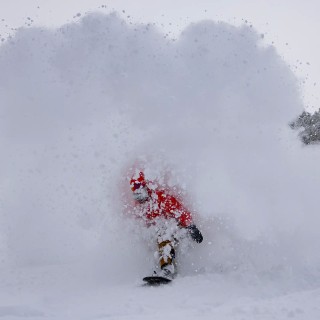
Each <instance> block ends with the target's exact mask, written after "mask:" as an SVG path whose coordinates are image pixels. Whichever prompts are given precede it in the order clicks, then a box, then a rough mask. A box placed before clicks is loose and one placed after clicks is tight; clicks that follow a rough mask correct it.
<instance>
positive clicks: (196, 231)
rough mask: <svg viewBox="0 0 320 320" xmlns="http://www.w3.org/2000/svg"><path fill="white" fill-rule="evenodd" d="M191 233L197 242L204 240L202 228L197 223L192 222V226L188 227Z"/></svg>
mask: <svg viewBox="0 0 320 320" xmlns="http://www.w3.org/2000/svg"><path fill="white" fill-rule="evenodd" d="M187 229H188V231H189V234H190V236H191V238H192V240H193V241H195V242H197V243H201V242H202V240H203V236H202V234H201V232H200V230H199V229H198V228H197V227H196V225H194V224H192V225H190V226H188V227H187Z"/></svg>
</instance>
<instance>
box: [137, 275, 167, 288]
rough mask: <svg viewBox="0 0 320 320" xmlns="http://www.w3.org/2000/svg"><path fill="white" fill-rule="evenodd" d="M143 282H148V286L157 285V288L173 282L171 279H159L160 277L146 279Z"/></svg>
mask: <svg viewBox="0 0 320 320" xmlns="http://www.w3.org/2000/svg"><path fill="white" fill-rule="evenodd" d="M142 280H143V281H145V282H147V284H150V285H155V286H157V285H160V284H166V283H169V282H171V280H170V279H167V278H164V277H159V276H151V277H145V278H143V279H142Z"/></svg>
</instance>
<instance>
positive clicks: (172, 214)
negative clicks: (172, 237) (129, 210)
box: [136, 189, 192, 227]
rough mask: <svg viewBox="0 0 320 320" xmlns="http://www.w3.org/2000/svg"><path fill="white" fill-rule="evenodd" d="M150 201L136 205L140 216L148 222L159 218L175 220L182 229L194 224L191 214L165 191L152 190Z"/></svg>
mask: <svg viewBox="0 0 320 320" xmlns="http://www.w3.org/2000/svg"><path fill="white" fill-rule="evenodd" d="M148 191H149V195H150V200H147V201H146V202H145V203H142V204H141V203H139V202H137V203H136V209H137V210H138V211H139V216H141V217H142V218H143V219H146V220H147V222H148V221H152V220H154V219H156V218H159V217H164V218H165V219H175V220H176V221H177V222H178V224H179V225H180V226H181V227H188V226H189V225H191V224H192V217H191V213H190V212H189V211H187V210H186V209H185V208H184V206H183V205H182V204H181V203H180V202H179V201H178V200H177V199H176V198H175V197H174V196H172V195H170V194H168V193H166V192H165V191H164V190H150V189H148Z"/></svg>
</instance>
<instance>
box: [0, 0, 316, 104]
mask: <svg viewBox="0 0 320 320" xmlns="http://www.w3.org/2000/svg"><path fill="white" fill-rule="evenodd" d="M319 7H320V4H319V1H316V0H308V1H301V0H290V1H289V0H282V1H275V0H259V1H254V0H223V1H222V0H221V1H219V0H211V1H208V0H197V1H193V0H187V1H186V0H175V1H171V0H161V1H160V0H153V1H147V0H136V1H128V0H116V1H103V0H90V1H89V0H67V1H66V0H54V1H53V0H46V1H40V0H27V1H26V0H11V1H7V0H0V35H1V39H6V38H7V37H8V35H10V34H13V33H14V30H13V29H16V28H19V27H29V26H32V25H33V26H35V25H36V26H38V25H45V26H50V27H55V26H59V25H62V24H64V23H66V22H71V21H74V20H77V19H79V18H80V15H79V14H81V16H83V15H84V14H85V13H86V12H92V11H100V12H105V13H107V12H110V11H113V10H116V11H118V12H119V13H120V14H121V16H122V17H125V18H126V19H127V20H130V21H131V22H132V23H134V22H137V21H138V22H143V23H145V22H155V23H156V24H157V26H158V27H159V28H162V29H163V30H164V31H166V32H170V36H172V37H174V36H175V35H177V34H178V33H179V32H180V31H181V30H182V29H183V28H184V27H185V26H186V25H188V24H189V23H190V22H196V21H199V20H203V19H212V20H215V21H219V20H221V21H225V22H228V23H231V24H234V25H240V24H242V23H247V24H249V25H251V24H252V25H253V27H254V28H255V29H257V30H258V32H260V33H261V34H263V35H264V39H265V42H266V44H273V45H274V46H275V47H276V48H277V50H278V52H279V54H280V55H281V56H282V57H283V58H284V59H285V61H286V62H287V63H288V64H290V66H291V67H292V69H293V70H294V71H295V73H296V75H297V76H298V77H299V79H300V83H301V89H302V92H303V96H304V97H303V98H304V103H305V106H306V108H307V109H309V110H315V109H318V108H319V93H318V90H319V89H318V88H319V85H318V83H320V62H319V58H318V57H319V56H320V49H319V48H320V39H319V37H318V36H317V32H318V30H319V29H320V28H319V27H320V20H319V17H318V12H319ZM3 41H4V40H3Z"/></svg>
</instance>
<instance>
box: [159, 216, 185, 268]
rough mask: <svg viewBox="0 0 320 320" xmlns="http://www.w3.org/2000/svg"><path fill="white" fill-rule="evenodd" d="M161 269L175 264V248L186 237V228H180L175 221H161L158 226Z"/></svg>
mask: <svg viewBox="0 0 320 320" xmlns="http://www.w3.org/2000/svg"><path fill="white" fill-rule="evenodd" d="M156 233H157V243H158V253H159V264H160V268H163V267H165V266H166V265H169V264H174V262H175V261H174V260H175V257H176V253H175V248H176V247H177V245H178V244H179V241H180V240H181V239H182V238H183V237H184V236H185V234H186V232H185V229H184V228H180V227H179V226H178V223H177V221H176V220H174V219H169V220H159V221H157V224H156Z"/></svg>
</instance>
